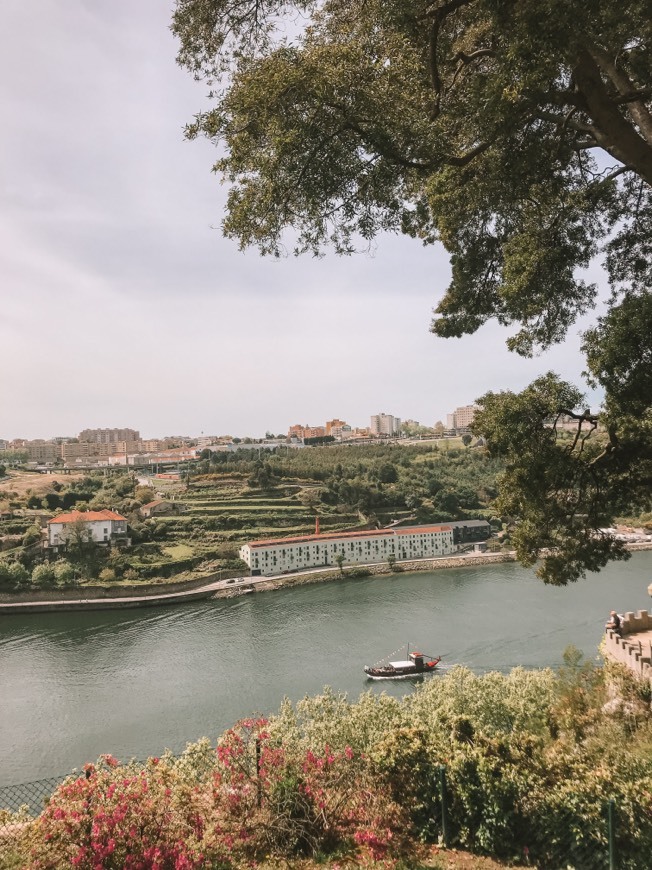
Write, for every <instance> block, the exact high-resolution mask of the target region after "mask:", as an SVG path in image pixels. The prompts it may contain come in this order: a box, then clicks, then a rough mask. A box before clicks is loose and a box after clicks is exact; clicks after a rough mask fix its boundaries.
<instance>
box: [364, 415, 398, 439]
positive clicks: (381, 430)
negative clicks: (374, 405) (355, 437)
mask: <svg viewBox="0 0 652 870" xmlns="http://www.w3.org/2000/svg"><path fill="white" fill-rule="evenodd" d="M369 429H370V431H371V434H372V435H388V436H392V435H398V434H399V433H400V431H401V420H400V418H399V417H393V416H392V415H391V414H383V413H381V414H374V415H373V417H372V418H371V425H370V426H369Z"/></svg>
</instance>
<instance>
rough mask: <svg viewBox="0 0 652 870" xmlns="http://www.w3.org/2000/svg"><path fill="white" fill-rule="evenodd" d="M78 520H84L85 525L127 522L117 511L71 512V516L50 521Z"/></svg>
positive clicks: (70, 521) (72, 521)
mask: <svg viewBox="0 0 652 870" xmlns="http://www.w3.org/2000/svg"><path fill="white" fill-rule="evenodd" d="M77 520H83V521H84V522H85V523H99V522H102V520H122V521H123V522H127V519H126V517H123V516H121V515H120V514H117V513H116V512H115V511H108V510H103V511H70V513H69V514H59V516H58V517H52V519H51V520H48V525H49V524H50V523H76V522H77Z"/></svg>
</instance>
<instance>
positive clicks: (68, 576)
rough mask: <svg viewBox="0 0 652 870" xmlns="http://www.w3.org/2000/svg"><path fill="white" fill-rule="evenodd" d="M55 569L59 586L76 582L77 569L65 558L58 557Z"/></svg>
mask: <svg viewBox="0 0 652 870" xmlns="http://www.w3.org/2000/svg"><path fill="white" fill-rule="evenodd" d="M53 571H54V579H55V582H56V584H57V586H70V585H71V584H72V583H74V582H75V569H74V568H73V566H72V565H71V564H70V562H67V561H66V560H65V559H57V561H56V562H55V563H54V565H53Z"/></svg>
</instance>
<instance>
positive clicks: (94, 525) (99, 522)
mask: <svg viewBox="0 0 652 870" xmlns="http://www.w3.org/2000/svg"><path fill="white" fill-rule="evenodd" d="M75 526H77V527H78V528H80V529H81V528H82V527H83V532H84V536H85V539H86V540H87V541H88V542H89V543H90V542H91V541H92V542H93V543H95V544H106V545H107V546H109V545H110V544H114V543H125V544H128V543H129V539H128V538H127V520H126V519H125V517H123V516H120V514H117V513H115V512H114V511H109V510H103V511H70V513H67V514H59V516H57V517H52V519H51V520H48V546H49V547H55V548H58V547H65V546H66V545H67V544H68V543H69V541H70V540H71V538H72V537H73V535H74V534H75V531H74V530H73V528H74V527H75Z"/></svg>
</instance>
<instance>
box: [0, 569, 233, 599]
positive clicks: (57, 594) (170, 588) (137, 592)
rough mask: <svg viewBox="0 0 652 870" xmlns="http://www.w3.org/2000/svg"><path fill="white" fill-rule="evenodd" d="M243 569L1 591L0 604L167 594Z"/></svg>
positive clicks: (224, 576)
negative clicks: (155, 579) (185, 577)
mask: <svg viewBox="0 0 652 870" xmlns="http://www.w3.org/2000/svg"><path fill="white" fill-rule="evenodd" d="M241 574H242V572H239V573H238V572H237V571H222V572H221V573H220V572H218V571H214V572H212V573H211V574H204V575H202V576H201V577H197V578H195V579H193V580H177V581H176V583H133V584H131V585H129V586H125V585H119V586H118V585H116V586H99V585H98V586H68V587H65V588H63V589H26V590H25V591H24V592H2V593H0V604H17V603H19V602H21V601H25V602H29V601H43V602H48V601H67V600H69V599H70V598H71V597H73V596H74V597H75V598H84V599H85V600H95V599H102V598H111V599H115V598H139V597H141V596H143V595H170V594H172V593H174V592H190V591H192V590H193V589H199V588H200V587H201V586H206V584H207V583H214V582H215V581H216V580H219V579H222V580H226V579H227V577H239V576H241Z"/></svg>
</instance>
